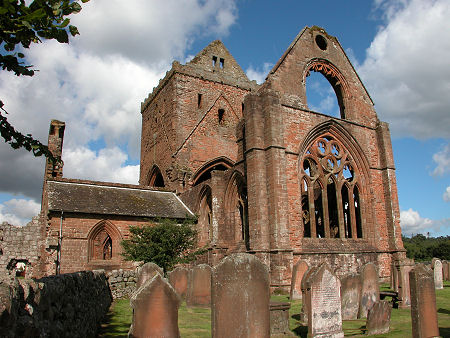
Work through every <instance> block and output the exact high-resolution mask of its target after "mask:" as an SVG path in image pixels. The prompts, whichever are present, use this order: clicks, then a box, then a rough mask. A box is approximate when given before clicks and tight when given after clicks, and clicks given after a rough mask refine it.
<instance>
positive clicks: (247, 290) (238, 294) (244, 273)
mask: <svg viewBox="0 0 450 338" xmlns="http://www.w3.org/2000/svg"><path fill="white" fill-rule="evenodd" d="M269 287H270V283H269V271H268V269H267V267H266V265H265V264H263V263H262V262H261V261H260V260H259V259H258V258H256V257H255V256H253V255H250V254H246V253H239V254H233V255H230V256H228V257H226V258H224V259H223V260H222V261H221V262H220V263H219V264H218V265H217V266H216V267H215V268H214V269H213V272H212V281H211V297H212V302H211V326H212V337H249V338H250V337H267V338H268V337H269V336H270V312H269V300H270V288H269Z"/></svg>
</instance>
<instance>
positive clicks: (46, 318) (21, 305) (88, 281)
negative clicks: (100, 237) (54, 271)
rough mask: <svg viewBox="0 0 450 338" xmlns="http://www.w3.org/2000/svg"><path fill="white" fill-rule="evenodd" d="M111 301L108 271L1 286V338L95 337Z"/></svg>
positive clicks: (70, 274)
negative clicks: (106, 272) (106, 273)
mask: <svg viewBox="0 0 450 338" xmlns="http://www.w3.org/2000/svg"><path fill="white" fill-rule="evenodd" d="M111 301H112V297H111V293H110V290H109V287H108V281H107V278H106V275H105V273H104V271H82V272H75V273H69V274H62V275H57V276H50V277H44V278H41V279H16V280H15V281H14V282H13V283H12V284H7V283H0V337H95V335H96V332H97V329H98V328H99V325H100V323H101V320H102V319H103V318H104V316H105V315H106V313H107V312H108V309H109V306H110V305H111Z"/></svg>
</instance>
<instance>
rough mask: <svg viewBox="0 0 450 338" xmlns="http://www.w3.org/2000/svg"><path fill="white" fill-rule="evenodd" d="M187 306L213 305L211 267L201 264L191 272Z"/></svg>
mask: <svg viewBox="0 0 450 338" xmlns="http://www.w3.org/2000/svg"><path fill="white" fill-rule="evenodd" d="M186 305H187V306H188V307H190V306H200V307H209V306H210V305H211V267H210V266H209V265H207V264H200V265H197V266H194V267H193V268H192V269H191V270H190V271H189V278H188V289H187V294H186Z"/></svg>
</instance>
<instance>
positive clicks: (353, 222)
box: [347, 186, 358, 238]
mask: <svg viewBox="0 0 450 338" xmlns="http://www.w3.org/2000/svg"><path fill="white" fill-rule="evenodd" d="M354 188H355V186H353V187H351V189H347V192H348V204H349V207H350V223H351V227H352V238H358V233H357V231H356V212H355V200H354V199H353V189H354Z"/></svg>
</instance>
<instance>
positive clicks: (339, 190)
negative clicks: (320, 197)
mask: <svg viewBox="0 0 450 338" xmlns="http://www.w3.org/2000/svg"><path fill="white" fill-rule="evenodd" d="M335 187H336V204H337V208H338V215H339V216H338V219H339V238H345V224H344V222H345V221H344V208H343V207H342V186H341V184H339V185H338V184H337V183H336V184H335Z"/></svg>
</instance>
